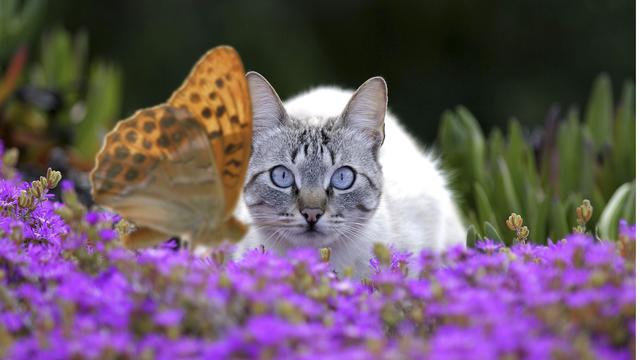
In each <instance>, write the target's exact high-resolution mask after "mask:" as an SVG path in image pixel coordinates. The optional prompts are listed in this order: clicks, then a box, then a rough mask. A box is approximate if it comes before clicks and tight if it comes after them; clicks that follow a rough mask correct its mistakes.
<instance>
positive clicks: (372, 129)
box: [340, 76, 387, 143]
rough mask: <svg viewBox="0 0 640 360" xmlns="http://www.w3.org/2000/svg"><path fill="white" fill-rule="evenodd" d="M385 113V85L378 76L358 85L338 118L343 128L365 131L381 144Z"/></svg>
mask: <svg viewBox="0 0 640 360" xmlns="http://www.w3.org/2000/svg"><path fill="white" fill-rule="evenodd" d="M386 113H387V83H386V82H385V81H384V79H383V78H382V77H380V76H376V77H373V78H371V79H369V80H367V81H365V82H364V84H362V85H360V87H359V88H358V90H356V92H355V93H353V96H352V97H351V100H349V103H347V106H346V107H345V109H344V111H343V112H342V115H341V116H340V118H341V121H342V123H343V125H344V126H347V127H351V128H358V129H362V130H365V131H366V132H368V133H370V134H372V135H373V136H374V137H375V138H376V139H378V140H379V141H380V143H382V141H383V140H384V116H385V114H386Z"/></svg>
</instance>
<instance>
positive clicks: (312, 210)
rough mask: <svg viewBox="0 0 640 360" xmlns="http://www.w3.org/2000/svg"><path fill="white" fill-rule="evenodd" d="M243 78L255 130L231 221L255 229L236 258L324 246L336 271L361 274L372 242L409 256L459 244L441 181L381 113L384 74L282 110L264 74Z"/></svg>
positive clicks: (319, 92) (307, 96) (427, 157)
mask: <svg viewBox="0 0 640 360" xmlns="http://www.w3.org/2000/svg"><path fill="white" fill-rule="evenodd" d="M247 80H248V83H249V89H250V93H251V98H252V105H253V123H254V125H253V129H254V134H253V141H252V154H251V158H250V161H249V169H248V172H247V176H246V180H245V186H244V191H243V200H244V201H241V202H240V205H239V207H238V209H237V211H236V215H237V216H238V217H239V218H240V219H244V221H246V222H247V223H249V224H250V225H251V226H250V230H249V233H248V235H247V236H246V238H245V239H244V240H243V241H242V242H241V243H240V245H239V248H238V250H237V253H236V254H238V256H239V254H242V253H243V252H245V251H246V250H248V249H252V248H256V247H258V246H260V245H263V246H264V247H265V248H266V249H268V250H272V251H275V252H276V253H280V254H285V253H286V252H287V250H289V249H291V248H295V247H302V246H304V247H314V248H322V247H328V248H330V249H331V256H330V265H331V266H332V267H333V269H334V270H336V271H338V272H341V271H343V270H344V269H345V268H346V267H350V268H351V270H352V272H353V276H355V277H358V278H363V277H366V276H368V275H369V274H370V271H371V267H370V262H369V260H370V259H371V258H372V256H373V255H372V246H373V244H374V243H375V242H382V243H384V244H387V245H391V246H392V247H393V248H394V249H396V250H400V251H409V252H412V253H414V254H417V253H419V252H420V250H421V249H423V248H430V249H434V250H442V249H444V248H445V247H447V246H448V245H451V244H464V241H465V236H464V229H463V225H462V221H461V219H460V217H459V214H458V210H457V208H456V206H455V204H454V197H453V195H452V193H451V191H450V190H449V189H448V187H447V179H446V176H445V174H444V173H443V172H442V171H441V170H440V169H439V167H438V162H437V160H436V159H435V158H434V156H433V155H432V154H431V153H428V152H425V151H423V150H422V148H421V147H420V146H419V145H418V144H417V143H416V141H415V140H414V139H413V138H412V137H411V136H410V135H409V134H408V133H407V131H406V130H405V129H403V127H402V126H401V125H400V123H399V122H398V120H397V119H396V117H395V116H393V115H392V114H390V113H389V112H387V85H386V82H385V80H384V79H383V78H382V77H374V78H371V79H369V80H367V81H366V82H365V83H363V84H362V85H361V86H360V87H359V88H358V89H357V90H356V91H355V92H351V91H347V90H343V89H339V88H336V87H318V88H315V89H312V90H310V91H308V92H305V93H303V94H301V95H298V96H295V97H294V98H292V99H290V100H288V101H287V102H285V103H284V104H283V103H282V102H281V100H280V98H279V96H278V94H277V93H276V91H275V90H274V89H273V87H272V86H271V85H270V84H269V82H268V81H267V80H266V79H265V78H264V77H263V76H262V75H260V74H258V73H256V72H249V73H248V74H247Z"/></svg>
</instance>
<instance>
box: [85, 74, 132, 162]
mask: <svg viewBox="0 0 640 360" xmlns="http://www.w3.org/2000/svg"><path fill="white" fill-rule="evenodd" d="M120 102H121V76H120V70H119V69H117V68H116V67H114V66H113V65H108V64H104V63H97V64H94V65H93V66H92V68H91V72H90V75H89V89H88V93H87V100H86V115H85V117H84V118H83V119H82V121H81V122H80V123H79V124H78V126H77V127H76V139H77V140H76V142H75V144H74V150H75V151H76V153H77V155H78V156H80V157H81V158H83V159H84V160H87V161H90V160H92V159H93V157H94V156H95V154H96V152H97V151H98V149H99V147H100V145H101V143H102V137H103V136H104V134H105V133H106V131H107V130H108V129H109V128H111V125H112V124H113V123H114V121H115V120H117V118H118V115H119V113H120Z"/></svg>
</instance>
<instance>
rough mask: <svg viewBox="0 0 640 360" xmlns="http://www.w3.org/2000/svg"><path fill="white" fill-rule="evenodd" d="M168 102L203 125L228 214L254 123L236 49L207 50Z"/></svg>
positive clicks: (241, 177)
mask: <svg viewBox="0 0 640 360" xmlns="http://www.w3.org/2000/svg"><path fill="white" fill-rule="evenodd" d="M168 103H169V104H170V105H172V106H174V107H177V108H186V109H188V110H189V112H191V113H192V114H193V115H194V117H195V118H196V119H197V121H199V122H200V123H201V124H202V125H203V127H204V128H205V129H206V131H207V135H208V137H209V139H210V141H211V148H212V149H213V152H214V157H215V161H216V167H217V169H218V171H219V173H220V176H221V177H222V184H223V185H224V198H225V216H227V217H228V216H230V215H231V213H232V212H233V208H234V207H235V204H236V202H237V200H238V198H239V196H240V192H241V190H242V186H243V185H244V174H245V173H246V171H247V166H248V165H249V155H250V152H251V134H252V127H253V126H252V118H251V98H250V95H249V86H248V84H247V80H246V78H245V72H244V67H243V65H242V61H241V60H240V56H239V55H238V53H237V52H236V51H235V50H234V49H233V48H231V47H228V46H219V47H216V48H214V49H212V50H210V51H209V52H207V53H206V54H205V55H204V56H203V57H202V58H201V59H200V60H199V61H198V62H197V63H196V65H195V66H194V67H193V70H191V74H189V76H188V77H187V79H186V80H185V82H184V83H183V84H182V86H181V87H180V88H179V89H178V90H176V91H175V92H174V93H173V95H172V96H171V98H170V99H169V101H168Z"/></svg>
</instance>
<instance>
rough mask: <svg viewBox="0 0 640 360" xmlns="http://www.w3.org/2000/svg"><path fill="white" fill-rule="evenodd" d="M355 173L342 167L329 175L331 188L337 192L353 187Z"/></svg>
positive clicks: (348, 168) (346, 167)
mask: <svg viewBox="0 0 640 360" xmlns="http://www.w3.org/2000/svg"><path fill="white" fill-rule="evenodd" d="M355 179H356V173H355V172H354V171H353V169H352V168H350V167H348V166H343V167H341V168H339V169H338V170H336V171H335V172H334V173H333V175H331V186H333V187H334V188H336V189H338V190H347V189H348V188H350V187H351V186H352V185H353V182H354V181H355Z"/></svg>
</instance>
